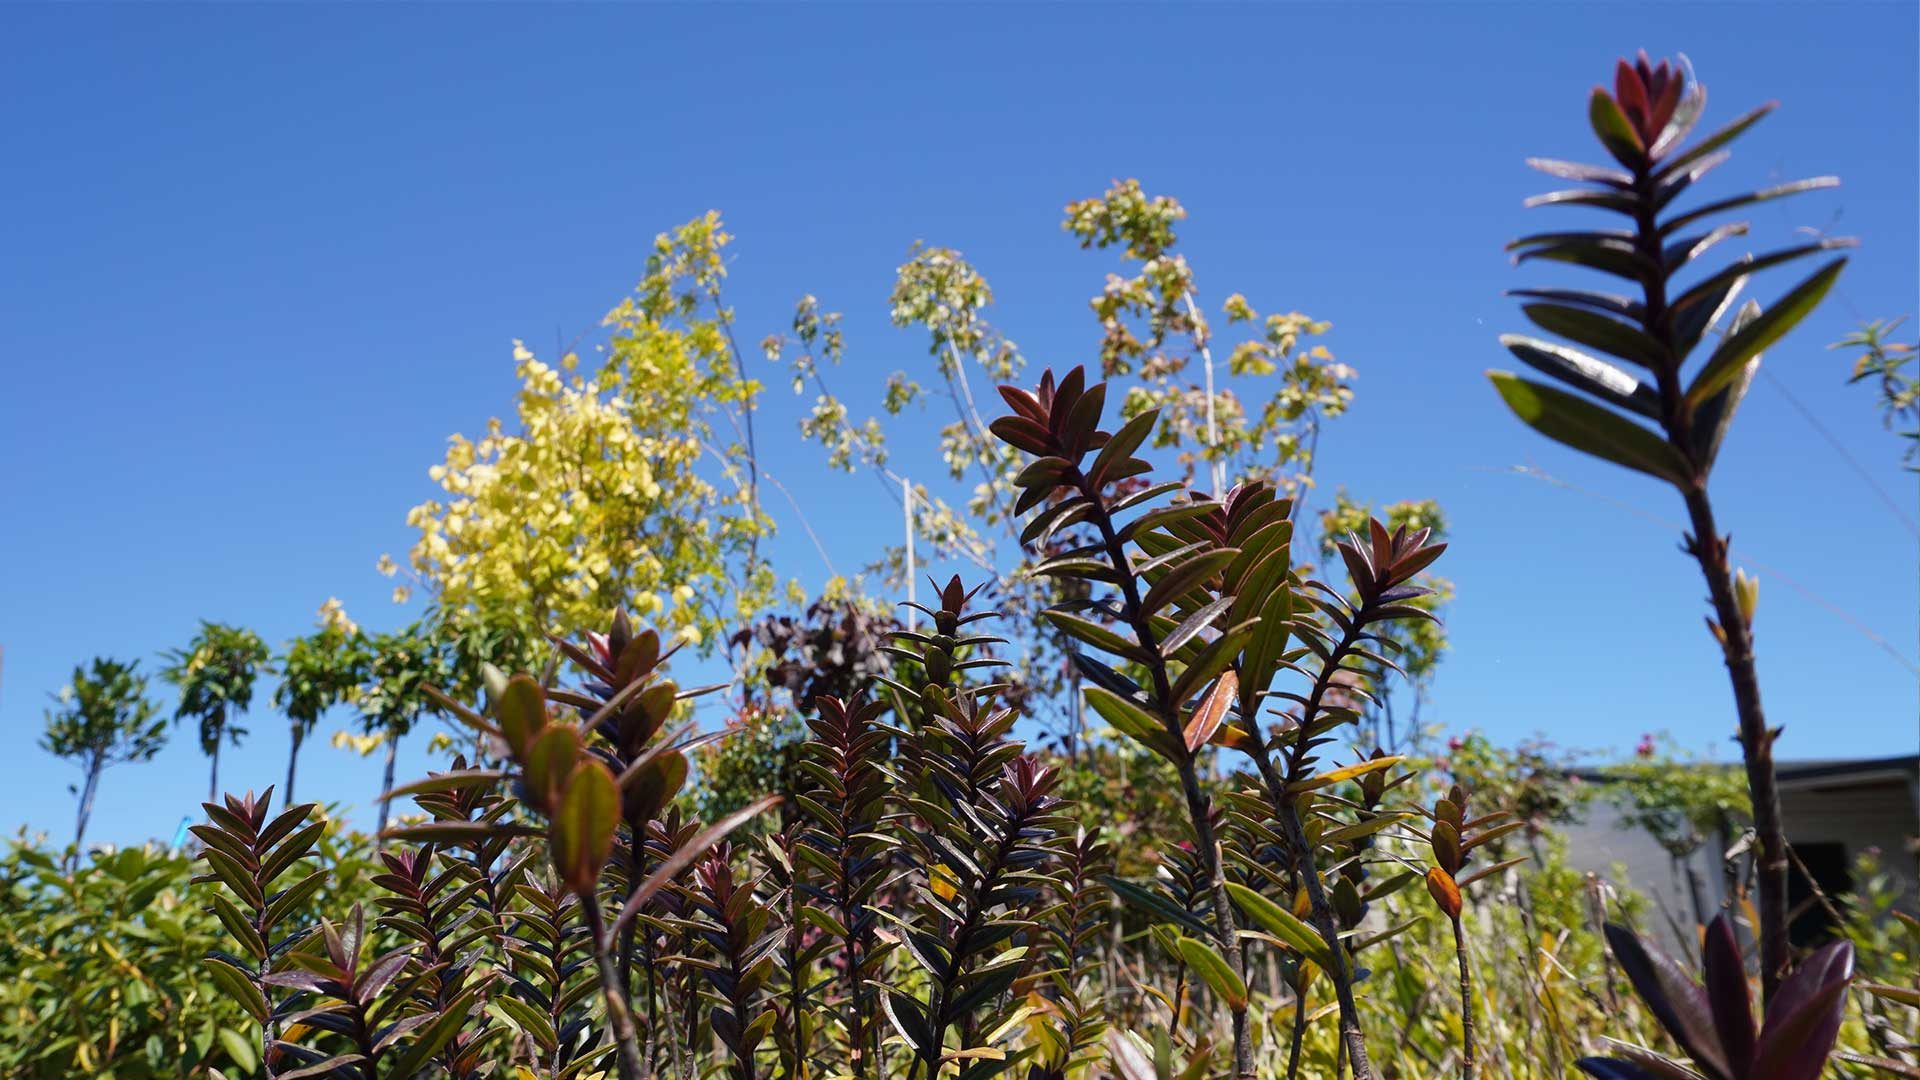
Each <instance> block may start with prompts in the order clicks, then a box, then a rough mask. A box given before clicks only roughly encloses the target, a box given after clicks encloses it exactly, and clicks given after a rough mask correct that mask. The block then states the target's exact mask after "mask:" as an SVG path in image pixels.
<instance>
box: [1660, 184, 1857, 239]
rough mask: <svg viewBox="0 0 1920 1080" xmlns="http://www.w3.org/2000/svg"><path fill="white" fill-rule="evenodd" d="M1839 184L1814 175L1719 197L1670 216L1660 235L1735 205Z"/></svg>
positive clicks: (1748, 203)
mask: <svg viewBox="0 0 1920 1080" xmlns="http://www.w3.org/2000/svg"><path fill="white" fill-rule="evenodd" d="M1839 186H1840V178H1839V177H1837V176H1815V177H1811V178H1809V179H1806V180H1795V181H1793V182H1792V183H1790V184H1776V185H1775V186H1773V187H1770V188H1761V189H1760V190H1758V191H1749V192H1747V193H1746V194H1744V195H1735V196H1733V197H1732V198H1730V199H1721V200H1720V201H1719V202H1712V203H1708V204H1707V205H1705V206H1700V207H1695V208H1694V209H1692V210H1689V211H1687V212H1686V213H1684V214H1681V215H1679V216H1678V217H1675V218H1671V219H1669V220H1668V221H1667V223H1666V224H1664V225H1662V226H1660V234H1661V235H1662V236H1669V235H1672V234H1673V233H1674V232H1677V231H1678V230H1680V229H1683V228H1685V227H1687V226H1688V225H1691V224H1692V223H1694V222H1696V221H1699V220H1700V219H1701V218H1704V217H1709V216H1711V215H1714V214H1718V213H1722V212H1724V211H1727V210H1732V209H1734V208H1735V207H1739V206H1748V205H1751V204H1753V203H1757V202H1766V201H1767V200H1769V199H1779V198H1784V197H1786V196H1788V195H1798V194H1800V193H1801V192H1803V191H1819V190H1821V189H1823V188H1837V187H1839Z"/></svg>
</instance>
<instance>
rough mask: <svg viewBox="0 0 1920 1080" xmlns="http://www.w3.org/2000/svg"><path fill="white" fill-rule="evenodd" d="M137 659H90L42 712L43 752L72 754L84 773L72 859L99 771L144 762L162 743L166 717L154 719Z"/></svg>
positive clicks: (89, 811) (83, 830)
mask: <svg viewBox="0 0 1920 1080" xmlns="http://www.w3.org/2000/svg"><path fill="white" fill-rule="evenodd" d="M139 667H140V662H139V661H138V660H135V661H133V662H132V663H126V664H123V663H121V662H120V661H118V660H109V659H107V658H106V657H95V658H94V660H93V664H92V667H91V669H90V670H89V669H87V668H81V667H75V668H74V669H73V681H72V682H69V683H68V684H67V685H66V687H64V688H63V689H62V690H61V691H60V692H59V693H57V694H55V695H53V700H54V703H55V707H54V708H51V709H48V710H47V731H46V734H45V735H43V736H41V738H40V745H41V747H42V748H44V749H45V750H47V752H49V753H51V754H53V755H55V756H57V757H63V758H72V759H73V760H75V761H77V762H79V764H80V768H81V769H83V770H85V771H86V774H87V775H86V780H85V782H84V783H83V784H82V785H81V787H80V790H79V791H78V795H79V797H80V812H79V815H78V819H77V820H76V821H75V822H74V827H73V855H72V858H73V861H74V862H75V863H77V862H78V861H79V859H80V845H81V842H82V841H83V840H85V839H86V835H87V819H88V818H90V817H92V816H93V797H94V795H95V794H96V793H97V792H98V791H99V790H100V774H101V773H102V772H105V771H106V768H107V766H109V765H116V764H119V763H120V762H123V761H147V760H149V759H151V758H152V757H153V756H154V755H155V754H157V753H159V752H160V748H161V747H162V746H164V745H166V741H167V734H166V721H164V720H156V719H154V713H156V712H158V711H159V709H158V708H157V707H156V706H155V705H154V704H153V702H151V701H148V700H147V677H146V676H145V675H142V674H140V672H139Z"/></svg>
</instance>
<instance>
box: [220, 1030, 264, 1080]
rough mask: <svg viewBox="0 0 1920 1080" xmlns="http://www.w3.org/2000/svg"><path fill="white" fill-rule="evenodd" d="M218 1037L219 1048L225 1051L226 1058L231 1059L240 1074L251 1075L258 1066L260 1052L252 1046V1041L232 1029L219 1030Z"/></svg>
mask: <svg viewBox="0 0 1920 1080" xmlns="http://www.w3.org/2000/svg"><path fill="white" fill-rule="evenodd" d="M219 1036H220V1046H221V1048H222V1049H224V1050H226V1052H227V1056H228V1057H230V1058H232V1059H233V1063H234V1065H235V1066H236V1067H238V1068H239V1070H240V1071H241V1072H243V1073H251V1072H253V1070H254V1069H255V1068H257V1067H258V1066H259V1064H260V1050H259V1048H258V1047H256V1046H254V1045H253V1040H251V1039H249V1038H247V1037H246V1036H245V1035H242V1034H240V1033H239V1032H237V1031H235V1030H233V1029H232V1028H221V1029H220V1031H219Z"/></svg>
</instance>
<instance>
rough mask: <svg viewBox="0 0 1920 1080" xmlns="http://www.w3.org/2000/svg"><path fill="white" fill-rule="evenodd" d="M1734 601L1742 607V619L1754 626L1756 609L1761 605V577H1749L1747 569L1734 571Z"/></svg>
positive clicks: (1748, 624) (1737, 605) (1749, 625)
mask: <svg viewBox="0 0 1920 1080" xmlns="http://www.w3.org/2000/svg"><path fill="white" fill-rule="evenodd" d="M1733 602H1734V605H1735V606H1736V607H1738V608H1739V609H1740V621H1741V622H1743V623H1746V624H1747V626H1748V628H1752V626H1753V612H1754V609H1756V608H1758V607H1759V606H1760V579H1759V578H1757V577H1748V576H1747V572H1746V571H1745V570H1735V571H1734V572H1733Z"/></svg>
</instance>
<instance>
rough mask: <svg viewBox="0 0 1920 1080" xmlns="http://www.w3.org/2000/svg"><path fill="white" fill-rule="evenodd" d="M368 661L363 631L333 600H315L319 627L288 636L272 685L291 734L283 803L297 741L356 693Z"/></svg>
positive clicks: (288, 802)
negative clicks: (276, 680)
mask: <svg viewBox="0 0 1920 1080" xmlns="http://www.w3.org/2000/svg"><path fill="white" fill-rule="evenodd" d="M367 661H368V655H367V639H366V635H364V634H362V633H361V632H360V628H359V627H358V626H355V625H354V623H353V620H352V619H349V618H347V614H346V612H345V611H344V610H343V609H342V608H341V607H340V601H338V600H332V599H329V600H328V601H327V602H326V603H324V604H322V605H320V625H319V628H318V629H316V630H314V632H313V633H311V634H308V635H307V636H305V637H299V638H294V639H293V640H292V641H289V642H287V650H286V652H284V653H282V654H281V656H280V685H279V686H277V687H275V688H274V691H273V703H274V706H275V707H277V708H278V709H279V710H280V711H281V712H283V713H285V714H286V716H287V722H288V728H289V734H290V735H291V736H292V746H291V748H290V749H289V750H288V751H287V786H286V788H285V789H284V790H283V792H282V794H281V796H280V797H281V801H282V805H284V806H292V805H293V778H294V770H295V768H296V767H297V766H298V764H299V761H300V746H301V744H302V743H304V742H306V739H307V736H308V735H311V734H313V726H314V725H315V724H317V723H319V721H320V716H321V714H322V713H325V712H326V711H327V710H328V709H330V708H332V707H334V706H335V705H343V704H346V703H348V702H351V701H353V700H354V698H356V697H357V696H358V695H359V690H360V684H361V683H363V682H365V681H366V679H367Z"/></svg>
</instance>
